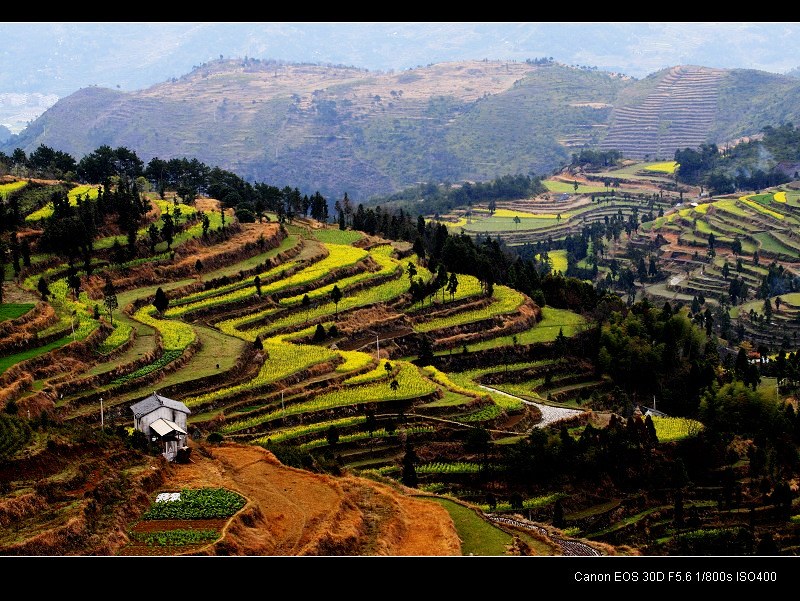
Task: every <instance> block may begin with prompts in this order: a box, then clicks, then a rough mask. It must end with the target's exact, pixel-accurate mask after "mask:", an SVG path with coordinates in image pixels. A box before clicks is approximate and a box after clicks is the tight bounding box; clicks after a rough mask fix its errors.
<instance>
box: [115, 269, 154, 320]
mask: <svg viewBox="0 0 800 601" xmlns="http://www.w3.org/2000/svg"><path fill="white" fill-rule="evenodd" d="M159 290H160V288H159ZM103 304H104V305H105V306H106V309H108V315H109V317H110V318H111V325H112V326H113V325H114V309H116V308H117V307H119V302H118V300H117V291H116V289H115V288H114V282H112V281H111V278H110V277H108V276H106V283H105V285H104V286H103Z"/></svg>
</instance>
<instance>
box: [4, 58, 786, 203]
mask: <svg viewBox="0 0 800 601" xmlns="http://www.w3.org/2000/svg"><path fill="white" fill-rule="evenodd" d="M798 91H800V80H798V79H797V78H795V77H791V76H787V75H778V74H774V73H768V72H765V71H755V70H745V69H734V70H726V69H710V68H705V67H697V66H680V67H673V68H671V69H664V70H661V71H658V72H656V73H653V74H651V75H649V76H648V77H645V78H644V79H641V80H636V79H633V78H631V77H628V76H626V75H622V74H619V73H612V72H604V71H599V70H596V69H593V68H588V67H584V68H577V67H570V66H565V65H560V64H555V63H545V64H534V63H533V62H513V61H488V60H483V61H461V62H451V63H440V64H433V65H428V66H425V67H419V68H415V69H408V70H405V71H401V72H380V71H378V72H376V71H368V70H365V69H359V68H354V67H343V66H338V67H337V66H323V65H317V64H302V63H284V62H279V61H261V60H257V59H225V60H221V59H220V60H213V61H210V62H208V63H205V64H203V65H199V66H196V67H195V68H194V69H193V70H192V71H191V72H190V73H188V74H186V75H184V76H182V77H179V78H172V79H170V80H169V81H165V82H163V83H160V84H157V85H154V86H152V87H149V88H147V89H144V90H139V91H133V92H124V91H120V90H116V89H110V88H105V87H88V88H83V89H80V90H78V91H77V92H75V93H73V94H71V95H69V96H67V97H65V98H62V99H61V100H59V101H58V102H57V103H55V104H54V105H53V106H52V107H51V108H49V109H48V110H47V111H45V112H44V114H42V115H41V116H40V117H39V118H37V119H36V120H35V121H33V122H32V123H31V124H30V125H29V126H28V127H27V128H25V129H24V130H23V131H22V132H21V133H20V134H19V135H16V136H12V137H11V138H9V139H8V140H6V141H5V142H4V143H2V144H0V150H3V151H4V152H6V153H10V152H12V151H13V149H14V148H17V147H21V148H23V149H24V150H25V151H26V152H31V151H33V150H35V148H36V147H37V146H38V145H39V144H45V145H47V146H50V147H53V148H55V149H58V150H63V151H66V152H69V153H71V154H72V155H73V156H75V157H76V158H80V157H82V156H83V155H84V154H86V153H88V152H91V151H93V150H95V149H96V148H97V147H98V146H101V145H103V144H108V145H110V146H112V147H117V146H126V147H128V148H130V149H132V150H135V151H136V152H137V154H138V155H139V156H140V157H141V158H142V159H144V160H145V161H148V160H149V159H151V158H153V157H159V158H161V159H169V158H172V157H180V156H186V157H196V158H197V159H199V160H201V161H203V162H205V163H207V164H210V165H218V166H220V167H222V168H225V169H229V170H231V171H234V172H236V173H238V174H239V175H241V176H242V177H244V178H246V179H249V180H256V181H265V182H268V183H271V184H273V185H278V186H284V185H290V186H298V187H299V188H300V189H301V190H303V191H305V192H308V193H313V192H314V191H316V190H319V191H320V192H322V193H323V194H324V195H326V196H341V195H342V194H343V193H344V192H345V191H346V192H348V194H349V195H350V196H351V197H352V198H354V199H356V200H358V199H366V198H368V197H369V196H372V195H376V194H383V193H388V192H393V191H396V190H399V189H401V188H404V187H407V186H409V185H413V184H414V183H417V182H423V181H451V182H455V181H462V180H488V179H492V178H494V177H497V176H500V175H505V174H518V173H521V174H528V173H535V174H538V175H543V174H546V173H548V172H550V171H551V170H553V169H554V168H556V167H558V166H559V165H561V164H562V163H563V162H565V161H568V160H569V158H570V155H571V154H572V153H573V152H577V150H579V149H580V148H584V147H589V146H591V147H606V148H618V149H620V150H623V152H624V153H625V155H626V156H629V157H632V158H645V157H649V158H671V157H672V156H673V154H674V151H675V149H676V148H684V147H687V146H689V147H693V146H696V145H698V144H699V143H701V142H704V141H710V142H716V143H719V144H723V143H725V142H726V141H729V140H733V139H735V138H738V137H741V136H745V135H752V134H755V133H758V132H759V131H760V129H761V128H762V127H764V126H766V125H777V124H779V123H782V122H786V121H793V122H794V123H800V94H798ZM0 140H2V136H0Z"/></svg>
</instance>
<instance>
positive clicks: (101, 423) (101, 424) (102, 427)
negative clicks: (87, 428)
mask: <svg viewBox="0 0 800 601" xmlns="http://www.w3.org/2000/svg"><path fill="white" fill-rule="evenodd" d="M104 428H105V422H104V421H103V397H100V429H101V430H103V429H104Z"/></svg>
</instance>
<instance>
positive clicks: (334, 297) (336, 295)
mask: <svg viewBox="0 0 800 601" xmlns="http://www.w3.org/2000/svg"><path fill="white" fill-rule="evenodd" d="M342 296H343V295H342V291H341V290H339V286H337V285H336V284H334V285H333V288H332V289H331V291H330V297H331V302H333V304H334V305H336V317H338V316H339V302H340V301H341V300H342Z"/></svg>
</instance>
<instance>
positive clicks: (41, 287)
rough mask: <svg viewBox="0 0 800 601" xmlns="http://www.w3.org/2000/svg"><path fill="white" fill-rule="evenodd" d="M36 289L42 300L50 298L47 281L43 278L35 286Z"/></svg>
mask: <svg viewBox="0 0 800 601" xmlns="http://www.w3.org/2000/svg"><path fill="white" fill-rule="evenodd" d="M36 289H37V290H38V291H39V294H41V295H42V300H43V301H46V300H47V297H48V296H50V287H49V286H48V285H47V280H46V279H44V277H40V278H39V283H38V284H36Z"/></svg>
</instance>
